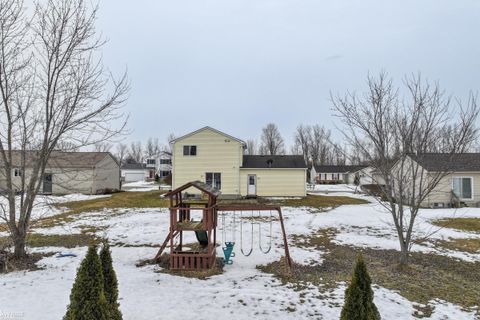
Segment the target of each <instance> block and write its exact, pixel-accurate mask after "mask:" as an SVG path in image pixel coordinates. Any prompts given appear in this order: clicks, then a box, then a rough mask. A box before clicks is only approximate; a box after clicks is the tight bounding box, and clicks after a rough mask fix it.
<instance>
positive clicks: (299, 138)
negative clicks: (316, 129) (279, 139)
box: [292, 125, 312, 163]
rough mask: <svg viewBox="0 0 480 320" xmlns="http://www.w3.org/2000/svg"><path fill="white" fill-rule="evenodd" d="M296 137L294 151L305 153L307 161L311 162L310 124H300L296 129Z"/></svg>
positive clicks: (295, 152) (304, 156)
mask: <svg viewBox="0 0 480 320" xmlns="http://www.w3.org/2000/svg"><path fill="white" fill-rule="evenodd" d="M294 138H295V139H294V149H292V153H294V154H301V155H303V158H304V159H305V162H306V163H309V160H310V156H311V152H310V146H311V140H312V128H311V127H310V126H304V125H299V126H298V127H297V130H296V131H295V137H294Z"/></svg>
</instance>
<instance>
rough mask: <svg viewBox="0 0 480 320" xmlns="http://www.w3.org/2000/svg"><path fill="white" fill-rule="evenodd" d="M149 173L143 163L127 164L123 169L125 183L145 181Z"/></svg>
mask: <svg viewBox="0 0 480 320" xmlns="http://www.w3.org/2000/svg"><path fill="white" fill-rule="evenodd" d="M147 173H148V169H147V168H145V164H143V163H126V164H124V165H123V166H122V168H121V175H122V180H123V182H135V181H143V180H145V176H146V174H147Z"/></svg>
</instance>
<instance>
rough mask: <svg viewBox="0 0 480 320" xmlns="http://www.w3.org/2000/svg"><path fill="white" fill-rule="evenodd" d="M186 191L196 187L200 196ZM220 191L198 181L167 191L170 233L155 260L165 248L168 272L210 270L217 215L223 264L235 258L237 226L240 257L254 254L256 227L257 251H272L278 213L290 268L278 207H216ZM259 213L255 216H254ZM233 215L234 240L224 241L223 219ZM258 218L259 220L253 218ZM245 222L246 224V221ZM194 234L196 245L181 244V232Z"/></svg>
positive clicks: (214, 244)
mask: <svg viewBox="0 0 480 320" xmlns="http://www.w3.org/2000/svg"><path fill="white" fill-rule="evenodd" d="M189 188H195V189H197V190H199V191H200V192H201V193H202V197H201V198H198V197H196V198H190V197H187V196H186V194H185V191H186V190H187V189H189ZM220 193H221V192H220V191H219V190H217V189H215V188H213V187H211V186H209V185H207V184H205V183H203V182H201V181H193V182H189V183H187V184H185V185H183V186H181V187H179V188H177V189H175V190H172V191H170V192H169V193H167V194H166V195H165V196H166V197H169V199H170V230H169V233H168V235H167V237H166V239H165V241H164V242H163V244H162V246H161V247H160V249H159V251H158V253H157V255H156V256H155V260H158V259H159V258H160V256H161V255H162V253H163V252H164V250H165V249H166V247H167V246H169V247H170V269H171V270H184V271H190V270H191V271H193V270H206V269H210V268H213V267H214V266H215V264H216V258H217V257H216V246H217V222H218V216H219V215H221V217H222V222H223V225H222V249H223V253H224V258H223V261H224V263H225V264H232V260H231V257H234V256H235V252H234V246H235V233H236V231H235V229H236V224H237V221H236V220H237V219H236V218H237V217H238V218H239V219H238V220H239V221H238V223H239V224H240V251H241V253H242V254H243V255H245V256H249V255H250V254H251V253H252V252H253V232H254V226H255V225H257V226H258V233H259V249H260V251H261V252H263V253H265V254H266V253H268V252H270V250H271V248H272V223H273V220H274V217H273V215H274V212H276V213H277V214H278V220H279V222H280V226H281V231H282V236H283V245H284V248H285V258H286V261H287V267H288V268H289V269H291V267H292V265H291V259H290V254H289V250H288V242H287V237H286V233H285V226H284V224H283V215H282V210H281V208H280V207H278V206H269V205H256V204H255V205H219V204H217V198H218V196H219V195H220ZM266 211H268V212H269V213H270V215H269V224H270V225H269V233H270V234H269V235H268V238H269V241H268V245H267V246H265V247H263V246H262V242H261V238H262V236H261V233H262V228H261V223H262V219H261V217H260V213H261V212H266ZM255 212H257V213H258V217H257V216H255ZM228 215H232V218H233V223H232V227H231V229H232V230H231V231H232V234H233V237H232V238H231V239H229V240H228V241H227V239H226V235H225V234H226V224H225V218H226V216H228ZM256 218H258V219H256ZM267 218H268V217H267ZM246 219H249V221H247V222H245V220H246ZM248 223H249V224H250V233H251V239H250V241H251V242H250V247H249V248H248V249H246V248H245V247H244V243H243V232H244V229H245V225H247V224H248ZM185 232H194V233H195V237H196V239H197V241H198V245H194V246H192V245H191V244H190V245H189V244H184V233H185Z"/></svg>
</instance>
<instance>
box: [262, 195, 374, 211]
mask: <svg viewBox="0 0 480 320" xmlns="http://www.w3.org/2000/svg"><path fill="white" fill-rule="evenodd" d="M269 202H270V203H273V204H277V205H281V206H287V207H312V208H317V209H322V208H328V207H338V206H341V205H344V204H366V203H368V201H366V200H362V199H357V198H350V197H344V196H316V195H315V196H313V195H307V196H306V197H304V198H291V199H282V200H270V201H269Z"/></svg>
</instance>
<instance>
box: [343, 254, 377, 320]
mask: <svg viewBox="0 0 480 320" xmlns="http://www.w3.org/2000/svg"><path fill="white" fill-rule="evenodd" d="M371 282H372V281H371V279H370V275H369V274H368V271H367V266H366V265H365V262H364V261H363V257H362V255H361V254H360V255H359V256H358V258H357V263H356V265H355V269H354V271H353V276H352V281H351V282H350V285H349V286H348V288H347V289H346V290H345V304H344V305H343V308H342V313H341V314H340V320H380V319H381V318H380V313H379V312H378V310H377V307H376V306H375V304H374V303H373V290H372V286H371Z"/></svg>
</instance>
